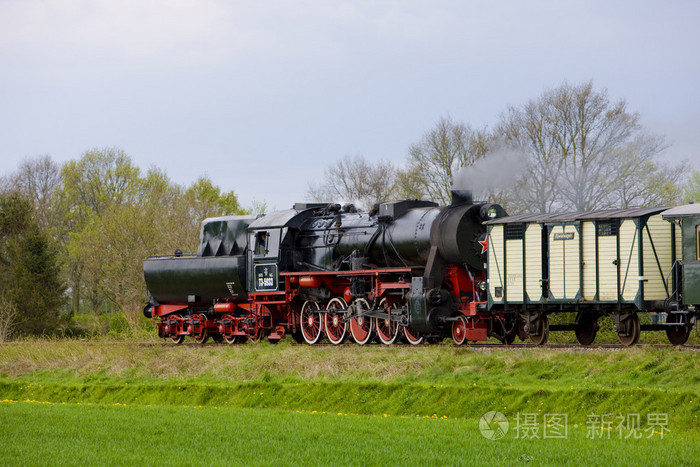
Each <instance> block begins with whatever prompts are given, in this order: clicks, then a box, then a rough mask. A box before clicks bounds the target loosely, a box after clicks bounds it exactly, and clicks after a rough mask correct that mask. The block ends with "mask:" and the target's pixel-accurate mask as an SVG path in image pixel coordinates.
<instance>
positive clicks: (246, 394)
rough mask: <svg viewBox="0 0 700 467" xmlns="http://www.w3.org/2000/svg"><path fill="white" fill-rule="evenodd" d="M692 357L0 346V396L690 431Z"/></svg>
mask: <svg viewBox="0 0 700 467" xmlns="http://www.w3.org/2000/svg"><path fill="white" fill-rule="evenodd" d="M699 356H700V354H698V352H697V351H695V350H687V349H686V350H682V349H676V348H645V347H636V348H632V349H585V348H581V349H573V350H568V349H566V350H565V349H555V350H553V349H539V348H532V349H523V348H517V349H507V348H497V349H486V350H484V349H470V348H468V347H467V348H465V347H462V348H457V347H451V346H431V347H418V348H414V347H409V346H396V347H383V346H370V347H364V348H359V347H357V346H340V347H309V346H303V345H291V344H289V343H288V342H287V341H285V342H282V343H281V344H279V345H277V346H272V345H269V344H267V343H262V344H246V345H241V346H216V345H209V346H205V347H195V346H179V347H178V346H169V345H138V344H133V343H119V342H76V341H27V342H19V343H13V344H7V345H3V346H0V399H9V400H26V399H29V400H42V401H50V402H71V403H78V402H80V403H86V402H91V403H107V404H111V403H122V404H130V405H171V406H198V405H203V406H211V407H213V406H216V407H229V408H268V409H269V408H274V409H282V410H291V411H295V410H300V411H307V412H309V411H313V410H316V411H319V412H321V411H327V412H331V413H336V412H343V413H354V414H384V413H386V414H389V415H393V416H401V415H404V416H416V415H429V416H433V415H436V416H438V417H443V416H447V417H449V418H473V417H477V419H478V417H479V416H480V415H481V414H483V413H484V412H486V411H488V410H499V411H501V412H503V413H505V414H506V415H514V414H516V413H567V414H568V416H569V419H570V420H577V421H578V423H580V424H584V423H585V421H586V417H587V416H588V415H589V414H591V413H596V414H604V413H611V414H627V413H641V414H647V413H668V414H669V420H670V422H671V423H672V424H673V426H674V427H678V428H693V429H700V421H699V419H698V416H700V363H698V357H699Z"/></svg>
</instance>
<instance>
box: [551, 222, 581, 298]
mask: <svg viewBox="0 0 700 467" xmlns="http://www.w3.org/2000/svg"><path fill="white" fill-rule="evenodd" d="M548 228H549V245H548V250H549V298H550V300H578V299H579V298H580V297H581V235H580V225H579V224H578V223H567V224H554V225H549V226H548Z"/></svg>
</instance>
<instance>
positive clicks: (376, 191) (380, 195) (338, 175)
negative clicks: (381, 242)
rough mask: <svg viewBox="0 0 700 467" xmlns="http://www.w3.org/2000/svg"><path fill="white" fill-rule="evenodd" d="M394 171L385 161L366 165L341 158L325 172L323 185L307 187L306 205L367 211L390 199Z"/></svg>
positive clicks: (354, 158) (363, 161)
mask: <svg viewBox="0 0 700 467" xmlns="http://www.w3.org/2000/svg"><path fill="white" fill-rule="evenodd" d="M396 177H397V171H396V168H395V167H394V166H393V165H392V164H391V163H390V162H386V161H378V162H375V163H371V162H368V161H367V160H366V159H365V158H364V157H363V156H361V155H357V156H345V157H344V158H342V159H341V160H339V161H338V162H337V163H336V164H334V165H332V166H330V167H328V168H326V170H325V176H324V183H321V184H317V185H312V184H309V189H308V191H307V199H309V200H310V201H323V202H325V201H328V202H331V201H333V202H351V203H356V204H358V205H359V206H361V207H364V208H370V207H372V206H373V205H374V204H375V203H378V202H383V201H389V200H390V199H392V196H393V191H394V188H395V186H396Z"/></svg>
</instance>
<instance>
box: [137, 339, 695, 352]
mask: <svg viewBox="0 0 700 467" xmlns="http://www.w3.org/2000/svg"><path fill="white" fill-rule="evenodd" d="M138 345H140V346H144V347H151V346H165V347H173V346H176V345H180V346H186V347H203V346H204V347H212V346H217V347H218V346H221V347H226V346H227V345H226V344H217V343H214V342H209V343H206V344H198V343H196V342H184V343H182V344H174V343H172V342H167V341H166V342H141V343H139V344H138ZM234 345H245V344H234ZM292 345H294V346H307V344H296V343H295V344H292ZM448 345H450V344H447V343H437V344H421V345H417V346H409V345H408V344H405V345H401V344H399V345H396V346H393V345H392V346H387V345H383V344H380V343H370V344H366V345H365V346H357V345H355V346H354V347H355V348H361V347H372V348H375V347H379V348H391V347H406V348H409V347H418V348H421V347H423V348H425V347H431V346H448ZM341 346H342V344H341ZM308 347H324V348H325V347H339V346H338V345H334V344H330V343H318V344H314V345H313V346H308ZM454 347H455V348H463V349H503V350H522V349H555V350H556V349H561V350H565V349H580V350H608V349H630V348H641V349H648V348H676V347H678V348H680V349H682V350H691V351H700V345H695V344H692V345H682V346H674V345H671V344H635V345H633V346H625V345H622V344H597V345H581V344H545V345H533V344H510V345H504V344H499V343H483V342H482V343H473V344H466V345H462V346H454Z"/></svg>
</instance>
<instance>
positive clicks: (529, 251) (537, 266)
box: [525, 224, 543, 302]
mask: <svg viewBox="0 0 700 467" xmlns="http://www.w3.org/2000/svg"><path fill="white" fill-rule="evenodd" d="M542 279H543V278H542V224H530V225H528V226H527V229H526V230H525V292H526V293H527V296H528V297H529V299H530V300H531V301H533V302H539V301H541V300H542V282H541V281H542Z"/></svg>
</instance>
